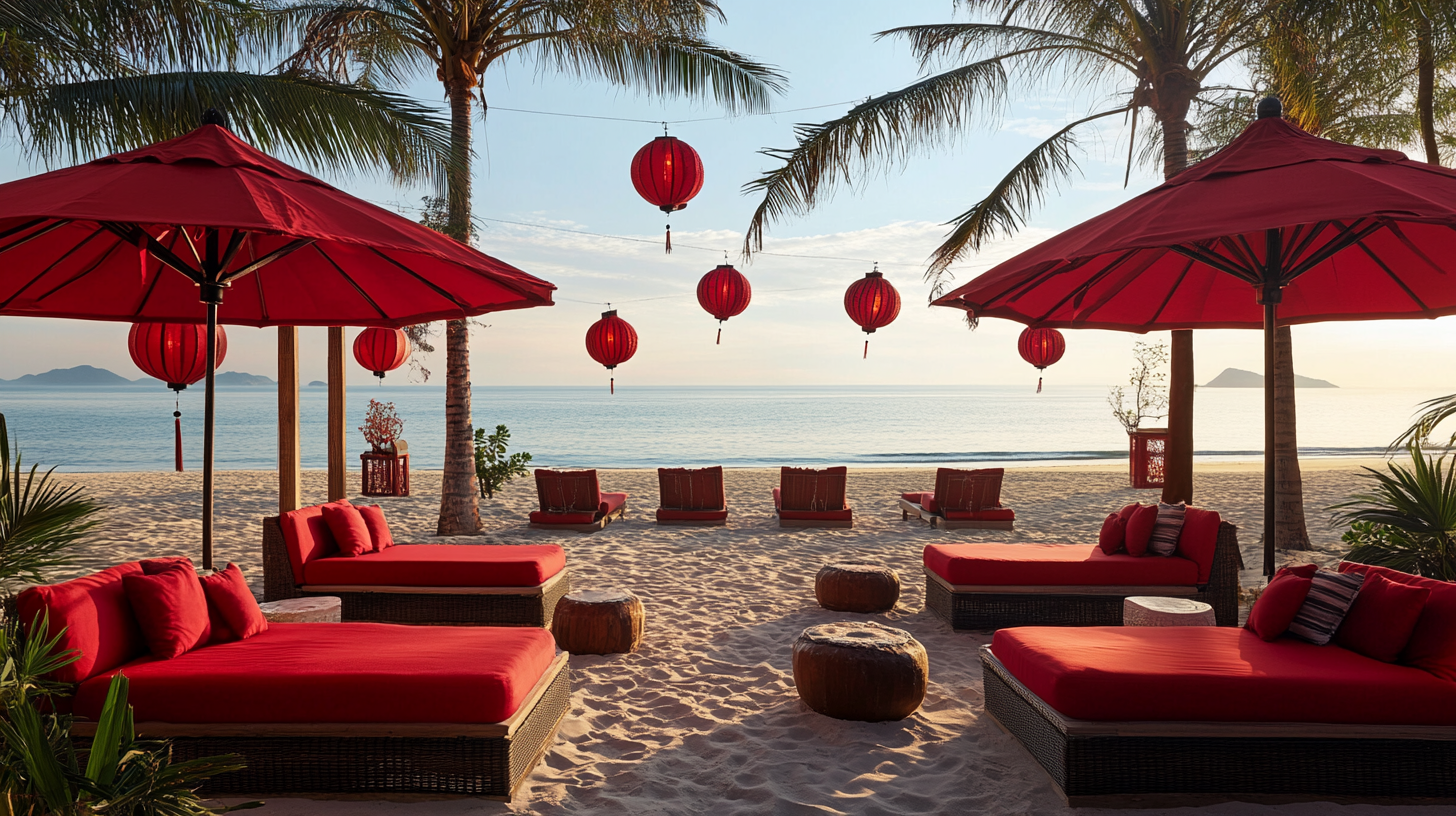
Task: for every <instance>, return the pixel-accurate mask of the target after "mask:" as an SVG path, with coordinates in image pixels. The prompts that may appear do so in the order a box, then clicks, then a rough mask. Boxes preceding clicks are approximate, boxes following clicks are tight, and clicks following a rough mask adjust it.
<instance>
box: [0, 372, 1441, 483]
mask: <svg viewBox="0 0 1456 816" xmlns="http://www.w3.org/2000/svg"><path fill="white" fill-rule="evenodd" d="M472 394H473V418H474V423H475V426H476V427H486V428H488V429H492V430H493V429H494V428H495V427H496V426H497V425H505V426H507V427H508V428H509V429H510V434H511V439H510V450H511V451H513V452H514V451H527V452H529V453H531V455H532V457H533V464H535V465H541V466H561V467H599V468H651V467H662V466H688V467H691V466H699V465H710V464H718V465H724V466H726V467H777V466H780V465H798V466H805V467H812V466H828V465H850V466H854V467H914V466H931V467H933V466H951V465H955V466H960V465H982V466H1008V467H1016V466H1030V465H1047V464H1056V463H1097V462H1118V461H1126V459H1127V435H1126V433H1125V432H1124V431H1123V429H1122V426H1121V425H1120V424H1119V423H1118V422H1117V420H1116V419H1115V418H1114V417H1113V415H1112V410H1111V408H1110V407H1109V406H1108V403H1107V389H1105V388H1101V387H1090V386H1086V387H1077V386H1048V387H1047V389H1046V390H1045V391H1044V392H1042V393H1040V394H1038V393H1035V391H1034V390H1033V389H1029V388H1027V387H1025V386H1020V385H1018V386H971V385H965V386H941V385H937V386H859V385H856V386H782V387H779V386H775V387H746V386H744V387H708V386H704V387H667V386H662V387H630V388H622V389H618V391H617V393H616V394H611V393H609V392H608V391H607V389H604V388H597V387H505V386H500V387H496V386H477V387H475V388H474V390H473V392H472ZM1437 396H1441V394H1439V393H1435V392H1433V391H1432V390H1430V389H1425V390H1421V389H1373V388H1372V389H1361V388H1330V389H1313V388H1311V389H1299V391H1298V393H1297V400H1298V403H1297V404H1298V437H1299V443H1300V453H1301V456H1304V457H1330V456H1334V457H1362V456H1364V457H1368V456H1377V455H1380V454H1381V453H1382V452H1384V450H1385V448H1386V446H1387V445H1388V444H1389V443H1390V442H1391V440H1392V439H1393V438H1394V437H1395V436H1397V435H1398V434H1399V433H1400V432H1401V431H1402V430H1404V429H1405V428H1406V427H1407V426H1408V425H1409V424H1410V421H1411V417H1412V414H1413V413H1414V412H1415V410H1416V408H1417V406H1418V404H1419V403H1420V402H1422V401H1424V400H1427V399H1431V398H1433V397H1437ZM347 397H348V415H349V419H350V423H349V436H348V438H349V444H350V446H351V448H356V449H357V450H351V452H350V467H351V468H357V467H358V459H357V456H356V454H358V453H363V452H365V451H367V450H368V445H367V444H366V443H365V442H364V438H363V435H362V434H360V433H359V432H358V431H357V427H358V426H359V425H361V424H363V419H364V412H365V410H366V409H367V407H368V404H369V401H370V400H379V401H380V402H389V403H393V404H394V406H395V409H396V410H397V411H398V413H399V415H400V417H401V418H402V419H403V420H404V433H403V437H404V439H405V440H406V441H407V442H408V443H409V450H410V455H411V466H412V467H413V468H415V469H425V470H431V469H439V468H440V467H442V463H443V457H444V422H445V419H444V417H445V414H444V389H443V387H440V386H420V385H406V386H388V385H372V384H371V385H365V386H358V385H355V386H352V387H351V388H349V389H348V392H347ZM202 403H203V395H202V392H201V389H200V388H195V387H194V388H189V389H187V390H186V391H184V392H182V394H181V395H180V397H178V398H177V407H179V408H180V410H181V411H182V431H183V448H184V454H185V464H186V466H187V467H188V468H189V469H197V468H200V467H201V463H202V408H203V405H202ZM173 408H174V394H173V393H172V392H171V391H168V390H166V389H165V388H164V387H161V386H160V385H150V384H149V385H140V384H138V385H131V386H107V387H95V386H73V387H55V386H50V387H36V386H16V385H12V384H8V383H6V384H0V414H4V416H5V419H6V421H7V423H8V426H9V429H10V435H11V441H12V445H18V446H19V448H20V449H21V451H22V453H23V456H24V460H25V461H26V462H28V463H39V464H40V465H42V466H43V467H46V468H48V467H51V466H56V467H58V468H59V470H60V471H63V472H66V471H69V472H95V471H143V470H168V469H171V468H172V466H173V424H172V419H173V418H172V411H173ZM326 408H327V393H326V390H325V389H324V388H321V387H317V386H315V387H310V388H304V389H301V409H300V412H301V421H302V428H301V436H302V442H301V445H302V454H303V466H304V467H305V468H309V469H315V468H317V469H322V468H325V467H326V466H327V459H326V457H327V448H326V444H327V443H326V441H325V426H326V421H327V420H326ZM277 416H278V413H277V391H276V388H273V387H249V386H239V387H221V388H219V389H218V398H217V460H216V461H217V466H218V468H220V469H226V470H270V469H273V468H275V467H276V466H277ZM1145 424H1153V423H1145ZM1194 425H1195V439H1194V446H1195V450H1196V457H1197V458H1198V459H1200V460H1205V461H1207V460H1240V459H1258V458H1260V457H1261V455H1262V450H1263V391H1262V390H1260V389H1257V388H1200V389H1198V391H1197V393H1196V396H1195V401H1194Z"/></svg>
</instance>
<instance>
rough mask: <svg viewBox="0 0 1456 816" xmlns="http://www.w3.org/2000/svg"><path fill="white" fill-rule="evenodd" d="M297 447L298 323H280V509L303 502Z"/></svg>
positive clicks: (288, 509)
mask: <svg viewBox="0 0 1456 816" xmlns="http://www.w3.org/2000/svg"><path fill="white" fill-rule="evenodd" d="M301 475H302V474H301V462H300V459H299V451H298V327H297V326H279V327H278V512H280V513H287V512H290V511H293V510H297V509H298V508H299V507H301V506H302V503H301V502H300V500H299V482H300V480H301V478H300V477H301Z"/></svg>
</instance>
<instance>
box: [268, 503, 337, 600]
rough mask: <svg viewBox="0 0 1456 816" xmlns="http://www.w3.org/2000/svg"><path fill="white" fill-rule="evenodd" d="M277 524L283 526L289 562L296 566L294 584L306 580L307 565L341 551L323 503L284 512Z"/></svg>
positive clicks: (294, 567) (294, 568)
mask: <svg viewBox="0 0 1456 816" xmlns="http://www.w3.org/2000/svg"><path fill="white" fill-rule="evenodd" d="M278 526H279V527H281V528H282V529H283V543H284V545H285V546H286V547H287V549H288V562H289V563H290V564H292V565H293V580H294V582H295V583H299V584H301V583H303V565H304V564H307V563H308V562H309V561H312V560H314V559H315V558H327V557H329V556H331V555H333V554H334V553H336V552H338V551H339V545H338V544H336V543H334V534H333V533H330V532H329V525H328V524H327V523H326V522H325V521H324V511H323V507H322V505H314V506H313V507H303V508H300V509H298V510H294V511H292V512H290V513H283V514H281V515H280V516H278Z"/></svg>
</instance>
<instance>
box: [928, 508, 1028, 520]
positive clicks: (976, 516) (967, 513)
mask: <svg viewBox="0 0 1456 816" xmlns="http://www.w3.org/2000/svg"><path fill="white" fill-rule="evenodd" d="M941 515H943V516H945V518H946V519H947V520H949V521H1015V520H1016V511H1015V510H1012V509H1011V508H1010V507H995V508H989V507H988V508H986V509H983V510H946V511H944V512H942V513H941Z"/></svg>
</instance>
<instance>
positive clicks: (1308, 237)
mask: <svg viewBox="0 0 1456 816" xmlns="http://www.w3.org/2000/svg"><path fill="white" fill-rule="evenodd" d="M1329 225H1330V222H1328V221H1316V222H1315V224H1314V226H1313V227H1311V228H1310V230H1309V232H1308V233H1305V235H1304V239H1303V240H1301V241H1299V243H1298V244H1297V245H1294V246H1290V247H1289V248H1288V249H1287V250H1285V253H1284V257H1286V258H1296V259H1297V258H1298V257H1299V256H1300V255H1303V254H1304V252H1305V250H1307V249H1309V245H1310V244H1312V243H1314V241H1315V239H1316V238H1318V237H1319V234H1320V233H1322V232H1324V231H1325V228H1326V227H1328V226H1329ZM1298 229H1301V230H1302V229H1304V225H1300V226H1299V227H1298ZM1296 237H1297V236H1296ZM1290 243H1291V244H1294V240H1293V239H1291V240H1290ZM1295 266H1296V267H1297V266H1298V264H1296V265H1295Z"/></svg>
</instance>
